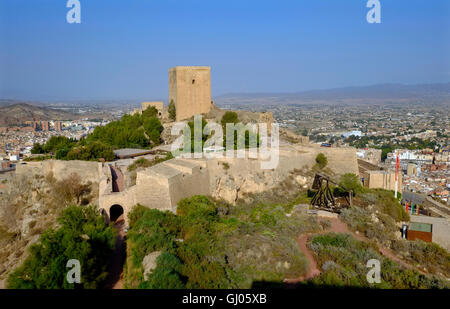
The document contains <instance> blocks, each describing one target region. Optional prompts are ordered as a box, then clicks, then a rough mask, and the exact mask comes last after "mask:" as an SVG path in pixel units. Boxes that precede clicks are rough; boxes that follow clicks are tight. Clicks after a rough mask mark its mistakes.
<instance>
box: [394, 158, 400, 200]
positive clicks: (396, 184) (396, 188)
mask: <svg viewBox="0 0 450 309" xmlns="http://www.w3.org/2000/svg"><path fill="white" fill-rule="evenodd" d="M399 165H400V162H399V158H398V151H397V162H396V164H395V198H397V192H398V170H399Z"/></svg>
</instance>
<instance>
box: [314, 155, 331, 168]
mask: <svg viewBox="0 0 450 309" xmlns="http://www.w3.org/2000/svg"><path fill="white" fill-rule="evenodd" d="M316 163H317V166H318V167H319V168H320V169H323V168H325V166H327V164H328V159H327V157H326V156H325V155H324V154H323V153H319V154H318V155H317V157H316Z"/></svg>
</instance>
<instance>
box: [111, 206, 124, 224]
mask: <svg viewBox="0 0 450 309" xmlns="http://www.w3.org/2000/svg"><path fill="white" fill-rule="evenodd" d="M123 214H124V209H123V207H122V206H120V205H118V204H114V205H112V206H111V207H110V208H109V221H110V222H116V220H117V219H119V217H120V216H121V215H123Z"/></svg>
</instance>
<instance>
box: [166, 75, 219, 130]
mask: <svg viewBox="0 0 450 309" xmlns="http://www.w3.org/2000/svg"><path fill="white" fill-rule="evenodd" d="M171 101H173V102H174V103H175V108H176V114H177V117H176V120H177V121H181V120H185V119H189V118H191V117H192V116H194V115H196V114H206V113H208V112H209V110H210V109H211V68H210V67H183V66H179V67H174V68H171V69H170V70H169V103H170V102H171Z"/></svg>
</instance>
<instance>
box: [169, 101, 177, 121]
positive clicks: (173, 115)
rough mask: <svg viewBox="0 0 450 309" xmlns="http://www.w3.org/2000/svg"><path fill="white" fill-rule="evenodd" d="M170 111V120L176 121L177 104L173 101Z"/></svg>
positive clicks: (170, 104)
mask: <svg viewBox="0 0 450 309" xmlns="http://www.w3.org/2000/svg"><path fill="white" fill-rule="evenodd" d="M168 111H169V118H170V119H171V120H173V121H175V120H176V119H177V110H176V108H175V103H174V102H173V100H170V103H169V110H168Z"/></svg>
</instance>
